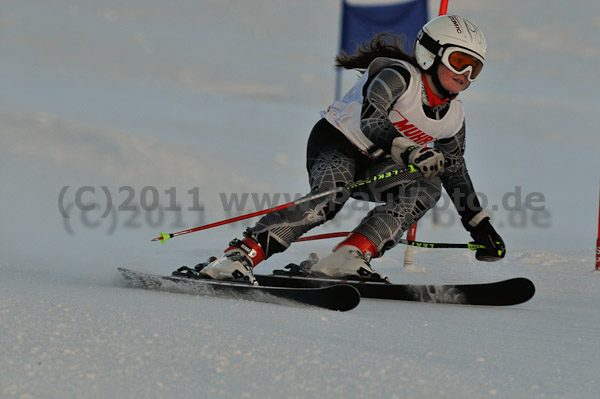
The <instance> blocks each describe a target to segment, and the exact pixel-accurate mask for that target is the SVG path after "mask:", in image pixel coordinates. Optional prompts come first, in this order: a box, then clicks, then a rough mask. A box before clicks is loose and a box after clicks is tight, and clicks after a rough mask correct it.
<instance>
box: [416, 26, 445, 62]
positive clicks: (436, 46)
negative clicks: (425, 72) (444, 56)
mask: <svg viewBox="0 0 600 399" xmlns="http://www.w3.org/2000/svg"><path fill="white" fill-rule="evenodd" d="M417 39H418V40H419V43H421V45H422V46H423V47H425V48H426V49H427V50H429V51H431V52H432V53H433V54H434V55H435V56H440V55H441V54H440V51H441V50H442V46H441V45H440V43H439V42H437V41H435V40H433V38H432V37H431V36H429V35H428V34H427V33H425V31H423V30H421V31H419V34H418V36H417Z"/></svg>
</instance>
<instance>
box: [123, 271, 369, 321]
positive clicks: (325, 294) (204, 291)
mask: <svg viewBox="0 0 600 399" xmlns="http://www.w3.org/2000/svg"><path fill="white" fill-rule="evenodd" d="M118 270H119V273H121V276H122V277H123V282H124V283H125V284H126V285H127V286H129V287H135V288H144V289H150V290H158V291H168V292H177V293H184V294H193V295H207V296H219V297H227V298H239V299H245V300H248V301H254V302H266V303H276V304H281V305H296V306H302V305H305V306H306V305H308V306H315V307H320V308H325V309H330V310H338V311H342V312H344V311H347V310H351V309H354V308H355V307H356V306H357V305H358V304H359V302H360V294H359V293H358V290H357V289H356V288H354V287H352V286H350V285H349V284H328V285H327V286H322V287H298V288H297V287H270V286H265V285H258V286H257V285H250V284H246V283H239V282H225V281H219V280H204V279H191V278H185V277H175V276H160V275H157V274H150V273H143V272H138V271H135V270H130V269H124V268H119V269H118Z"/></svg>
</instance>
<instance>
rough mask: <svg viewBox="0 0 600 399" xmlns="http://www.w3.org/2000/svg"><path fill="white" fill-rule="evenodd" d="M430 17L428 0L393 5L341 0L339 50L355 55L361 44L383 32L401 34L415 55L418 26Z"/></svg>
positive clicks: (409, 49) (407, 47)
mask: <svg viewBox="0 0 600 399" xmlns="http://www.w3.org/2000/svg"><path fill="white" fill-rule="evenodd" d="M428 20H429V19H428V18H427V0H411V1H404V2H399V3H393V4H379V5H371V4H369V5H365V4H349V3H348V1H347V0H342V29H341V37H340V50H343V51H345V52H346V53H347V54H353V53H354V52H355V50H356V47H357V46H358V45H362V44H363V42H364V41H368V40H371V38H372V37H373V36H374V35H375V34H377V33H381V32H385V33H391V34H394V35H396V36H398V37H399V39H400V43H401V44H402V45H403V46H404V50H405V51H406V52H407V53H409V54H412V53H413V51H414V43H415V40H416V39H417V33H418V32H419V29H421V27H422V26H423V25H425V23H427V21H428Z"/></svg>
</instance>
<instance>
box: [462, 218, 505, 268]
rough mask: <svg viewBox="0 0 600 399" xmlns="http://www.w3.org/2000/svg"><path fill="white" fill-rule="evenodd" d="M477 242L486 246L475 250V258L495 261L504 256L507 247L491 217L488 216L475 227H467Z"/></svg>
mask: <svg viewBox="0 0 600 399" xmlns="http://www.w3.org/2000/svg"><path fill="white" fill-rule="evenodd" d="M467 230H469V232H470V233H471V237H473V239H474V240H475V243H476V244H481V245H483V246H484V247H485V248H479V249H478V250H477V251H475V258H476V259H477V260H481V261H484V262H495V261H497V260H500V259H502V258H504V255H506V247H505V246H504V241H502V237H500V235H499V234H498V233H496V230H494V228H493V227H492V224H491V223H490V218H489V217H486V218H484V219H482V220H481V222H479V224H477V226H475V227H471V226H469V227H468V228H467Z"/></svg>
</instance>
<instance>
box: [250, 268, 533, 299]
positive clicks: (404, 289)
mask: <svg viewBox="0 0 600 399" xmlns="http://www.w3.org/2000/svg"><path fill="white" fill-rule="evenodd" d="M274 273H276V274H271V275H256V274H255V277H256V279H257V280H258V283H259V284H263V285H269V286H278V287H295V288H300V287H327V286H329V285H335V284H348V285H351V286H353V287H355V288H356V289H358V291H359V292H360V295H361V296H362V297H363V298H377V299H392V300H400V301H414V302H433V303H449V304H462V305H483V306H510V305H517V304H519V303H523V302H526V301H528V300H529V299H531V298H532V297H533V295H534V294H535V286H534V285H533V282H531V280H529V279H526V278H523V277H519V278H512V279H509V280H504V281H497V282H493V283H481V284H458V285H419V284H390V283H385V282H373V281H356V280H334V279H327V278H312V277H302V276H294V275H289V273H288V272H286V271H283V270H275V271H274ZM277 273H281V274H277ZM286 273H288V274H287V275H286Z"/></svg>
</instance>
